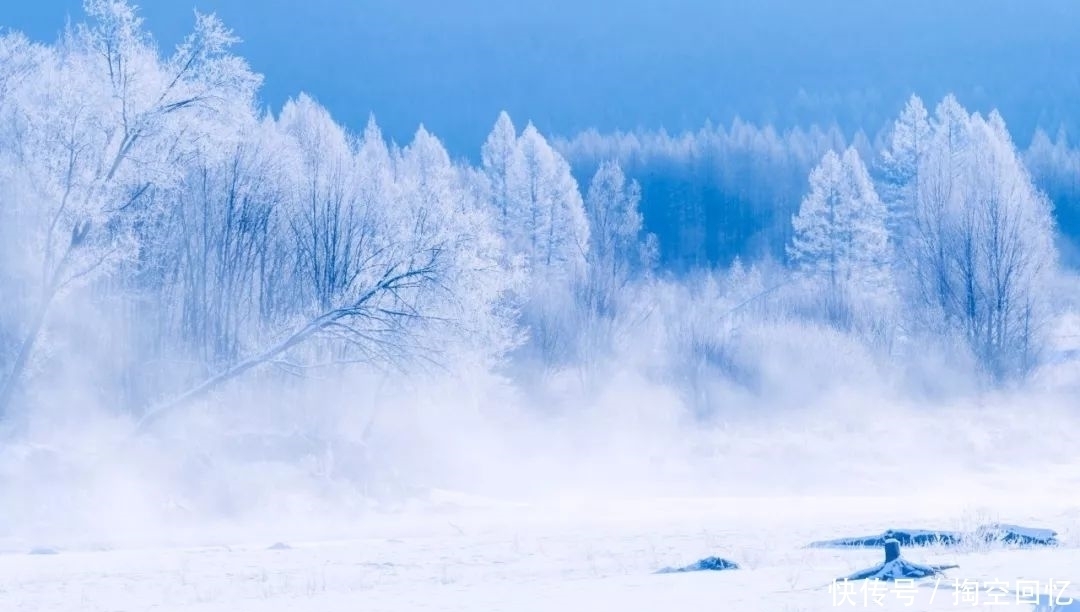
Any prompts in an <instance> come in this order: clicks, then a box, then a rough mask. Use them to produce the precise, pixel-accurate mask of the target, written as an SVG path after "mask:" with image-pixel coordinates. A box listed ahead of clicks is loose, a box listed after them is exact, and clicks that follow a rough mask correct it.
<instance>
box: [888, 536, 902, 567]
mask: <svg viewBox="0 0 1080 612" xmlns="http://www.w3.org/2000/svg"><path fill="white" fill-rule="evenodd" d="M899 558H900V541H899V540H895V539H888V540H885V563H888V562H889V561H893V560H896V559H899Z"/></svg>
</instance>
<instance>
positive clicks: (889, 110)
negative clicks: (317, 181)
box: [0, 0, 1080, 155]
mask: <svg viewBox="0 0 1080 612" xmlns="http://www.w3.org/2000/svg"><path fill="white" fill-rule="evenodd" d="M138 4H139V5H140V6H141V7H142V13H143V15H144V17H145V18H146V20H147V24H148V27H149V28H150V29H151V30H152V31H153V32H154V34H155V36H156V37H157V38H158V40H159V41H160V42H161V43H162V44H163V45H172V44H174V43H175V42H176V41H177V40H178V39H179V37H180V36H182V35H183V34H184V33H185V32H186V31H187V30H188V29H189V27H190V25H191V20H192V18H191V11H192V10H193V9H194V8H195V7H198V8H199V9H200V10H203V11H206V12H211V11H212V12H217V13H218V14H219V15H220V16H221V17H222V18H223V19H224V21H225V22H226V23H227V24H228V25H229V26H230V27H232V28H233V29H234V30H235V31H236V32H237V34H239V35H240V36H241V37H242V38H243V39H244V43H243V44H242V45H241V47H240V48H239V51H240V53H241V54H243V55H244V56H245V57H246V58H247V59H248V60H249V61H250V62H251V64H252V65H253V66H254V68H255V69H256V70H258V71H259V72H261V73H263V74H264V75H266V85H265V87H264V91H263V98H264V100H265V101H266V103H267V104H269V105H270V106H271V107H272V108H275V109H276V108H278V107H280V105H281V103H282V102H283V101H284V100H285V99H287V98H288V97H289V96H292V95H295V94H296V93H298V92H300V91H306V92H308V93H310V94H312V95H313V96H314V97H316V98H317V99H318V100H319V101H320V102H322V103H323V104H324V105H326V106H327V107H328V108H329V109H330V110H331V111H332V112H333V114H334V115H335V117H337V118H338V119H339V120H341V121H343V122H344V123H346V124H347V125H349V126H351V127H353V128H355V129H359V128H361V127H362V126H363V123H364V122H365V121H366V119H367V116H368V114H369V113H371V112H374V113H375V114H376V117H377V118H378V120H379V123H380V124H381V125H382V126H383V128H384V129H385V130H386V132H387V133H388V134H390V135H391V136H392V137H394V138H395V139H398V140H404V139H407V138H408V137H409V136H410V135H411V133H412V131H413V130H414V129H415V128H416V126H417V125H418V124H419V123H420V122H423V123H425V125H426V126H427V127H428V128H429V129H432V130H433V131H434V132H436V133H437V134H439V135H440V136H442V137H443V139H444V140H445V141H446V142H447V143H448V145H449V146H450V148H451V149H452V150H453V151H454V152H455V153H458V154H468V155H474V154H475V152H476V150H477V149H478V148H479V144H480V141H481V140H482V138H483V137H484V135H485V134H486V133H487V131H488V129H489V128H490V126H491V124H492V123H493V122H494V119H495V116H496V114H497V113H498V111H499V110H501V109H506V110H508V111H510V113H511V115H512V116H513V117H514V118H515V120H517V121H518V122H519V123H523V122H524V121H525V120H526V119H532V120H533V121H535V122H536V123H537V125H538V126H539V127H540V128H541V129H542V130H544V131H547V132H551V133H559V134H569V133H572V132H575V131H577V130H581V129H584V128H587V127H593V126H595V127H598V128H600V129H602V130H609V129H614V128H623V129H632V128H635V127H639V126H640V127H647V128H657V127H661V126H665V127H667V128H668V129H672V130H678V129H685V128H693V127H697V126H700V125H701V124H702V123H703V122H704V121H705V120H706V119H712V120H713V121H719V122H722V123H727V122H728V121H730V120H731V118H732V117H734V116H735V115H739V116H742V117H744V118H747V119H750V120H754V121H770V122H775V123H777V124H778V125H781V126H787V125H791V124H792V123H796V122H798V123H807V122H810V121H818V122H830V121H837V122H839V123H840V124H841V126H843V127H844V128H845V129H848V130H850V129H852V128H854V127H856V126H865V127H867V129H868V130H870V131H874V130H876V129H877V128H879V127H880V126H881V125H882V124H883V123H884V121H886V120H887V118H889V117H890V116H891V115H892V114H893V113H894V112H895V111H896V110H897V109H898V108H899V107H900V105H901V104H902V102H903V100H904V99H905V98H906V96H907V94H908V93H910V92H912V91H915V92H919V93H920V94H922V95H924V97H926V98H928V99H931V100H936V99H937V98H938V97H940V96H941V95H942V94H944V93H946V92H948V91H955V92H956V93H957V94H958V96H959V97H960V99H961V102H962V103H963V104H965V105H966V106H968V107H969V108H974V109H988V108H990V107H992V106H997V107H999V108H1000V109H1001V110H1002V112H1003V113H1004V114H1005V117H1006V119H1007V120H1008V121H1009V123H1010V126H1011V127H1012V128H1013V131H1014V134H1015V135H1016V136H1017V138H1018V140H1019V141H1020V143H1021V144H1026V143H1027V141H1028V138H1029V137H1030V134H1031V130H1032V129H1033V128H1034V127H1035V125H1036V124H1042V125H1045V126H1047V127H1049V128H1050V129H1056V128H1057V127H1058V126H1059V125H1060V124H1062V123H1064V124H1065V125H1067V126H1068V127H1069V128H1070V131H1071V132H1073V133H1075V132H1077V131H1078V130H1077V129H1076V128H1080V105H1078V104H1077V103H1076V100H1080V69H1078V63H1077V59H1076V58H1080V36H1077V35H1076V33H1075V25H1076V24H1078V23H1080V2H1074V1H1072V0H1024V1H1023V2H1020V1H1014V0H953V1H951V2H945V1H942V0H908V1H906V2H887V1H885V0H814V1H805V0H754V1H752V2H751V1H746V2H742V1H740V2H731V1H729V2H722V1H716V0H664V1H662V2H661V1H659V0H655V1H643V0H622V1H615V0H609V1H606V2H599V1H597V0H545V1H543V2H539V1H537V2H523V1H519V2H509V1H505V0H502V1H496V0H455V1H453V2H447V1H442V0H354V1H345V0H303V1H302V2H297V1H293V0H259V1H255V0H145V1H144V2H141V3H138ZM80 6H81V2H80V0H35V1H33V2H6V3H4V6H3V8H0V25H4V26H7V27H12V28H15V29H19V30H23V31H25V32H27V33H28V34H30V35H31V36H32V37H34V38H36V39H41V40H50V39H52V38H54V36H55V34H56V33H57V32H58V30H59V29H60V28H61V27H62V26H63V23H64V19H65V15H71V16H73V17H74V18H76V19H80V18H81V14H82V13H81V8H80Z"/></svg>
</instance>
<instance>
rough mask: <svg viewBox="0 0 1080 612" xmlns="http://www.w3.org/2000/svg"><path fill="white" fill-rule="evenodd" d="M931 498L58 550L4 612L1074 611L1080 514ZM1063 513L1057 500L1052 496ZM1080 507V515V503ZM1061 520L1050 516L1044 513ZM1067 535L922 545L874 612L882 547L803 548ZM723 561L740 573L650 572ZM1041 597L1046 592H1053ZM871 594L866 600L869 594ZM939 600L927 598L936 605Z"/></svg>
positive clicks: (574, 508) (446, 509)
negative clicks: (1059, 604) (1036, 541)
mask: <svg viewBox="0 0 1080 612" xmlns="http://www.w3.org/2000/svg"><path fill="white" fill-rule="evenodd" d="M927 499H930V498H928V497H925V496H920V497H918V498H907V499H890V498H739V499H718V498H712V499H651V500H630V499H624V500H609V501H607V502H604V503H596V502H592V503H585V502H570V501H564V502H562V503H560V504H552V503H548V504H534V505H530V506H520V505H516V504H510V503H505V504H502V503H499V502H495V501H492V500H484V499H473V498H469V497H467V496H455V495H453V494H441V497H440V498H439V500H438V501H439V505H438V506H437V507H435V506H433V507H431V508H429V509H427V510H425V511H424V512H420V513H417V512H411V513H400V514H397V515H394V516H385V517H381V518H374V517H369V518H366V519H365V520H364V523H363V524H361V525H354V526H352V527H350V528H345V529H344V530H343V531H347V532H348V536H347V537H343V538H337V539H324V540H319V541H303V540H290V541H287V542H286V543H287V545H288V548H285V549H279V550H271V549H269V547H270V546H271V545H272V544H274V543H275V539H272V538H265V539H263V538H262V536H255V535H253V534H252V533H244V531H243V530H239V531H238V532H236V533H240V534H242V535H237V536H236V537H235V540H237V541H229V540H228V539H227V538H222V539H221V541H220V543H219V545H216V546H204V547H197V548H161V549H127V550H121V549H116V550H96V551H95V550H82V551H79V550H60V551H58V554H44V555H28V554H26V552H25V551H21V552H20V551H14V550H12V551H10V552H7V553H5V554H3V555H0V610H42V611H46V610H48V611H64V612H68V611H76V610H79V611H88V612H92V611H103V612H104V611H109V612H119V611H144V610H162V611H166V610H167V611H185V612H186V611H206V612H209V611H220V612H247V611H251V612H259V611H265V612H282V611H289V612H297V611H322V610H325V611H335V612H336V611H354V610H365V611H377V610H387V611H390V610H394V611H399V610H400V611H407V610H462V611H465V610H468V611H484V610H513V611H515V612H529V611H553V612H554V611H576V610H582V611H586V610H587V611H593V610H619V611H620V612H630V611H638V610H641V611H667V610H717V611H725V610H733V611H734V610H770V611H788V610H791V611H794V610H826V609H843V608H846V609H855V608H865V609H881V610H886V609H896V610H899V609H906V610H912V609H915V610H946V609H997V610H1012V609H1015V610H1021V609H1022V610H1031V606H1030V605H1020V606H1018V605H1016V603H1015V596H1014V595H1009V596H1008V597H1006V598H1005V599H1004V602H1005V603H1001V604H995V603H991V602H989V599H988V595H987V593H988V591H986V590H985V588H984V589H981V592H980V596H981V599H982V601H981V602H980V604H981V605H972V604H971V603H969V602H963V603H958V602H957V600H956V597H955V583H954V582H953V579H958V580H959V581H961V582H962V581H964V580H978V581H980V582H981V583H986V582H990V581H997V582H1000V583H1003V584H1006V583H1007V584H1008V585H1009V587H1010V588H1015V586H1016V583H1017V581H1018V580H1036V581H1038V582H1039V583H1040V584H1042V585H1046V584H1047V583H1048V582H1049V581H1050V580H1055V581H1071V582H1072V583H1073V584H1070V585H1069V590H1068V592H1069V593H1071V594H1074V595H1078V597H1080V589H1078V588H1077V587H1078V586H1080V549H1078V548H1077V547H1076V544H1077V541H1078V537H1077V536H1078V535H1080V534H1078V532H1077V529H1078V528H1080V514H1078V512H1077V508H1076V507H1075V506H1073V507H1070V506H1069V503H1068V501H1066V500H1062V499H1061V498H1054V497H1046V498H1043V499H1041V500H1036V499H1034V498H1032V497H1027V498H1024V496H1023V495H1021V496H1020V499H1018V498H1016V497H1013V498H1003V499H998V500H997V501H995V502H994V503H992V504H990V505H989V506H987V507H974V506H971V505H969V504H966V503H963V502H960V501H957V500H955V499H953V500H951V501H950V500H944V499H941V500H939V501H938V502H931V503H929V504H928V503H927V502H926V500H927ZM1055 499H1056V502H1057V503H1056V504H1055V503H1054V500H1055ZM1072 501H1074V502H1075V501H1078V500H1077V498H1072ZM1050 506H1054V507H1050ZM995 519H1001V520H1008V521H1015V522H1025V523H1029V524H1033V525H1045V526H1049V527H1053V528H1056V529H1057V530H1058V531H1059V532H1060V533H1061V534H1062V536H1063V538H1064V540H1065V542H1066V546H1064V547H1062V548H1059V549H1054V550H1004V549H999V548H991V549H985V550H971V551H959V552H958V551H945V550H932V549H911V550H907V551H905V554H906V555H907V556H908V557H909V558H911V559H912V560H916V561H923V562H929V563H957V564H959V565H960V568H959V569H957V570H951V571H950V572H949V573H948V579H946V580H943V581H942V582H941V583H940V584H939V585H938V588H937V591H936V593H935V591H934V590H933V588H932V587H933V581H927V582H926V587H924V588H920V589H918V592H917V599H916V601H915V602H914V604H907V605H905V604H906V603H907V602H906V600H904V599H902V598H901V596H900V594H899V593H897V592H889V593H887V594H885V596H884V599H883V601H882V602H881V604H880V605H879V604H876V603H875V602H874V601H872V600H871V601H868V602H866V603H864V602H863V599H862V598H863V593H862V592H856V593H855V594H854V598H855V600H856V601H857V605H852V604H851V603H850V602H847V601H845V605H844V606H840V605H838V595H837V594H835V593H832V592H830V589H829V588H828V585H829V584H830V583H831V582H832V580H833V579H834V578H836V577H838V576H843V575H847V574H849V573H851V572H852V571H854V570H857V569H861V568H864V567H869V566H871V565H874V564H876V563H878V562H879V561H880V558H881V553H880V551H877V550H810V549H804V548H802V547H801V546H802V545H803V544H805V543H807V542H809V541H811V540H815V539H821V538H827V537H833V536H838V535H848V534H862V533H875V532H878V531H881V530H883V529H884V528H886V527H890V526H900V527H902V526H929V527H940V528H964V527H967V526H970V525H972V524H974V523H978V522H980V521H985V520H995ZM708 555H719V556H723V557H727V558H730V559H732V560H735V561H737V562H738V563H740V564H741V565H742V566H743V569H741V570H738V571H729V572H704V573H695V574H679V575H654V574H652V573H651V572H653V571H654V570H656V569H659V568H660V567H663V566H665V565H681V564H685V563H690V562H692V561H694V560H696V559H698V558H700V557H704V556H708ZM1044 588H1045V586H1044ZM871 595H872V593H871ZM931 598H933V599H931Z"/></svg>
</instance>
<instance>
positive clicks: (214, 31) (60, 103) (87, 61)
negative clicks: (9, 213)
mask: <svg viewBox="0 0 1080 612" xmlns="http://www.w3.org/2000/svg"><path fill="white" fill-rule="evenodd" d="M85 7H86V11H87V14H88V16H89V17H90V22H89V23H88V24H84V25H79V26H76V27H74V28H69V29H68V30H66V31H65V32H64V34H63V36H62V38H61V40H60V41H59V42H58V43H56V44H55V45H53V46H51V47H48V48H46V49H44V50H43V52H42V54H41V55H42V56H41V57H40V58H38V59H37V60H36V61H33V62H32V64H31V66H32V67H29V68H26V67H25V66H24V67H23V68H21V69H20V68H17V69H16V70H17V71H18V72H19V74H20V75H21V76H19V77H18V78H15V79H12V78H5V85H4V87H5V88H9V87H10V89H9V90H8V91H6V92H5V94H4V96H5V101H4V106H5V107H6V108H8V109H9V111H8V112H9V113H10V118H11V119H12V121H11V122H10V123H6V124H5V128H4V129H5V130H7V132H6V133H5V135H4V137H3V138H2V141H3V143H2V146H3V147H4V148H5V149H6V150H5V151H3V153H2V155H3V157H4V158H5V163H4V164H3V165H4V166H5V167H6V168H7V169H8V173H7V174H6V176H5V177H4V183H5V187H4V192H5V193H6V194H7V196H8V197H9V198H10V201H12V202H17V206H18V208H19V210H18V211H17V212H15V213H14V215H16V220H17V227H18V228H19V231H18V232H17V233H15V232H13V234H15V235H14V236H12V239H14V240H17V241H18V242H19V243H20V244H21V245H22V246H21V247H17V249H19V250H21V255H22V257H19V258H18V261H20V262H27V261H33V263H32V264H31V265H30V268H31V269H32V271H31V270H23V272H24V273H26V274H27V275H28V276H25V277H24V279H25V280H24V282H25V283H26V285H27V289H28V291H27V292H26V294H25V295H27V296H28V299H29V301H28V303H26V304H25V305H24V306H23V307H22V311H23V312H26V313H33V314H30V315H28V316H25V317H22V318H21V321H22V323H21V326H20V327H21V329H20V333H19V335H20V337H21V340H20V341H19V346H18V348H17V350H16V353H15V355H14V358H13V359H12V361H11V363H10V365H9V366H8V367H7V368H6V370H5V371H4V372H2V373H0V414H3V413H4V412H6V411H7V409H8V405H9V403H10V401H11V398H12V397H13V394H14V393H15V391H16V389H17V387H18V386H19V384H20V382H21V381H22V380H23V378H24V374H25V370H26V367H27V365H28V363H29V362H30V359H31V356H32V354H33V351H34V349H35V345H36V344H37V340H38V338H39V336H40V335H41V333H42V331H43V329H44V326H45V324H46V320H47V316H48V313H49V311H50V309H51V307H52V306H53V304H54V302H55V300H56V298H57V296H58V295H60V294H61V293H62V292H64V291H65V290H69V289H72V288H73V287H75V286H77V285H86V284H88V283H92V282H94V281H95V279H99V278H102V277H103V275H104V274H106V273H107V272H108V271H109V270H111V269H114V268H115V267H116V266H117V265H119V264H120V263H121V262H124V261H126V260H129V259H130V258H132V257H133V256H135V254H136V253H137V251H138V240H137V237H138V232H139V227H140V225H141V224H143V223H149V222H152V221H153V219H154V218H155V217H156V216H157V215H158V214H159V213H160V210H161V206H162V204H163V203H164V201H165V200H166V198H167V194H168V193H169V192H170V191H171V190H172V189H174V188H175V186H176V184H177V181H178V180H179V179H180V176H181V169H182V168H183V164H184V161H185V160H186V159H187V156H188V155H190V154H191V152H192V149H193V147H194V146H195V145H196V143H197V142H198V141H199V139H200V137H201V136H202V135H205V134H208V133H212V132H213V131H215V128H216V126H220V125H221V124H222V123H223V122H228V121H229V120H230V119H231V118H233V117H234V116H235V115H236V114H237V113H239V114H243V113H244V112H247V111H248V110H249V108H250V105H251V100H252V96H253V92H254V90H255V87H256V86H257V85H258V82H259V79H258V77H256V76H255V75H254V74H253V73H251V72H250V71H249V70H248V68H247V65H246V63H245V62H244V61H243V60H241V59H239V58H238V57H236V56H233V55H231V53H230V52H229V49H230V47H231V46H232V44H233V43H234V42H235V41H236V38H235V37H234V36H233V35H232V34H231V33H230V32H229V31H228V30H227V29H225V28H224V26H222V24H221V22H220V21H218V20H217V18H215V17H213V16H208V15H197V18H196V24H195V29H194V30H193V32H192V33H191V34H190V35H189V36H188V37H187V38H185V39H184V40H183V41H182V42H181V43H180V44H179V45H178V46H177V48H176V50H175V51H174V52H173V54H172V55H170V56H169V57H165V58H162V57H160V56H159V55H158V52H157V49H156V47H155V46H154V45H153V42H152V41H151V40H150V38H149V36H148V35H147V34H146V32H145V31H144V30H143V29H142V22H141V19H139V18H138V16H137V15H136V12H135V9H134V7H132V6H131V5H129V4H127V3H126V2H124V1H122V0H88V1H87V2H86V4H85ZM16 66H19V64H18V63H16ZM0 208H4V209H6V208H8V207H7V206H3V207H0ZM34 260H36V261H34Z"/></svg>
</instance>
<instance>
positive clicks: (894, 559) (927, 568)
mask: <svg viewBox="0 0 1080 612" xmlns="http://www.w3.org/2000/svg"><path fill="white" fill-rule="evenodd" d="M954 567H956V566H955V565H921V564H918V563H912V562H911V561H908V560H907V559H904V558H903V557H901V556H900V541H899V540H896V539H892V538H890V539H888V540H885V561H884V562H883V563H882V564H881V565H876V566H874V567H871V568H870V569H865V570H862V571H861V572H855V573H854V574H852V575H850V576H848V577H847V578H843V580H886V581H893V580H901V579H915V578H927V577H929V576H936V575H939V574H941V572H942V571H944V570H947V569H952V568H954Z"/></svg>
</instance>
